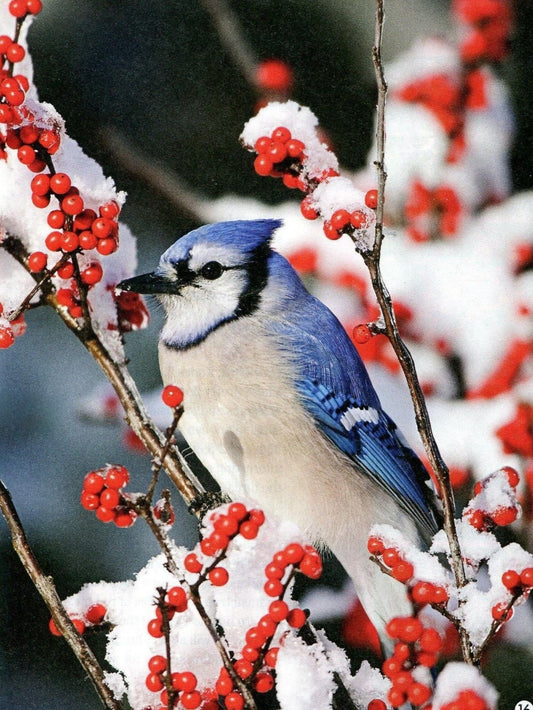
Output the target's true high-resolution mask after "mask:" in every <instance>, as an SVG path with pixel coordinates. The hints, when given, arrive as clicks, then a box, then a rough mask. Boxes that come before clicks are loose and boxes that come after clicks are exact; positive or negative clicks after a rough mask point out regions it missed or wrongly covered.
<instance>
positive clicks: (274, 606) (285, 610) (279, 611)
mask: <svg viewBox="0 0 533 710" xmlns="http://www.w3.org/2000/svg"><path fill="white" fill-rule="evenodd" d="M268 613H269V615H270V616H271V617H272V619H273V620H274V621H275V622H278V623H279V622H280V621H283V620H284V619H286V618H287V615H288V614H289V607H288V605H287V602H284V601H283V599H278V600H276V601H273V602H271V603H270V606H269V607H268Z"/></svg>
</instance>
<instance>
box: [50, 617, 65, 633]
mask: <svg viewBox="0 0 533 710" xmlns="http://www.w3.org/2000/svg"><path fill="white" fill-rule="evenodd" d="M48 628H49V630H50V633H51V634H53V635H54V636H62V633H61V631H60V630H59V629H58V628H57V626H56V622H55V621H54V620H53V619H50V621H49V622H48Z"/></svg>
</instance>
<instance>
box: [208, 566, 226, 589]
mask: <svg viewBox="0 0 533 710" xmlns="http://www.w3.org/2000/svg"><path fill="white" fill-rule="evenodd" d="M208 577H209V581H210V582H211V584H212V585H213V586H214V587H223V586H224V585H225V584H227V581H228V579H229V574H228V571H227V569H225V568H224V567H213V569H212V570H210V572H209V574H208Z"/></svg>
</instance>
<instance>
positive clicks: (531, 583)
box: [520, 567, 533, 587]
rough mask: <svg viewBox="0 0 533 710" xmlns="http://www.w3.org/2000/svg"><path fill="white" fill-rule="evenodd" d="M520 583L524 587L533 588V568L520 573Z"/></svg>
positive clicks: (527, 568)
mask: <svg viewBox="0 0 533 710" xmlns="http://www.w3.org/2000/svg"><path fill="white" fill-rule="evenodd" d="M520 583H521V584H522V585H523V586H524V587H533V567H526V568H525V569H523V570H522V572H520Z"/></svg>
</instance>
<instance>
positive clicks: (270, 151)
mask: <svg viewBox="0 0 533 710" xmlns="http://www.w3.org/2000/svg"><path fill="white" fill-rule="evenodd" d="M265 155H266V156H268V157H269V158H270V160H272V162H273V163H281V161H282V160H285V158H286V157H287V148H286V147H285V144H284V143H281V142H280V141H272V142H271V144H270V145H269V147H268V148H267V150H266V152H265Z"/></svg>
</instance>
